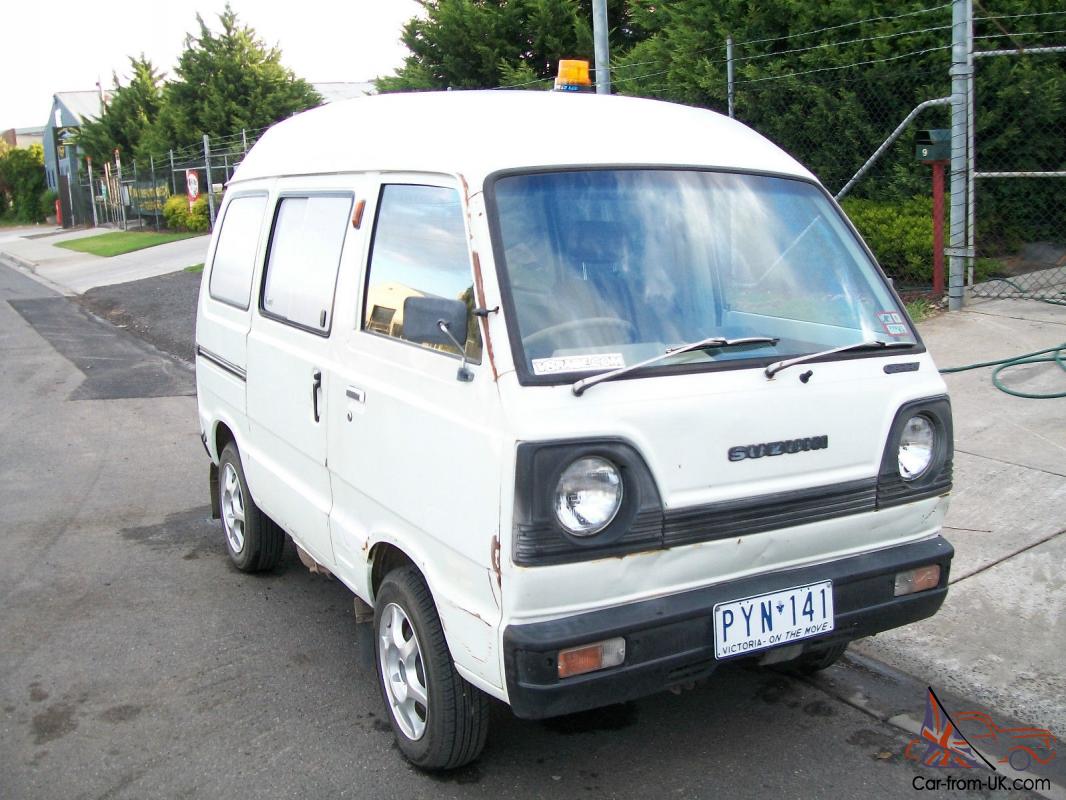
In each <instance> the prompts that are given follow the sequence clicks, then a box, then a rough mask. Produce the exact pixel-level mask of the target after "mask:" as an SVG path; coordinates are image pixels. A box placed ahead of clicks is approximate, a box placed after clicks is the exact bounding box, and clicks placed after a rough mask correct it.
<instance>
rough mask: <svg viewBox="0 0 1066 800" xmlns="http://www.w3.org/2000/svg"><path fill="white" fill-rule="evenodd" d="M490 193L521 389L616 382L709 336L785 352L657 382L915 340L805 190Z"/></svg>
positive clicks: (603, 179) (730, 185)
mask: <svg viewBox="0 0 1066 800" xmlns="http://www.w3.org/2000/svg"><path fill="white" fill-rule="evenodd" d="M492 194H493V205H494V211H495V215H496V220H495V222H496V227H497V230H498V235H499V242H498V244H499V247H498V249H497V253H498V254H499V255H502V259H500V258H498V261H502V264H501V265H500V270H501V279H502V282H503V283H504V284H505V285H506V286H508V287H509V292H508V294H509V302H510V303H511V304H512V306H513V309H512V311H511V313H510V314H509V317H510V319H511V321H512V322H511V324H514V325H516V327H517V331H516V332H515V333H516V334H517V335H516V336H515V339H516V340H517V341H518V343H519V344H520V346H521V350H522V353H520V354H518V360H519V361H520V362H524V366H525V371H526V373H527V374H531V375H533V376H549V375H551V376H559V377H560V378H561V379H565V378H566V373H580V372H585V373H587V372H590V371H603V370H607V369H614V368H619V367H623V366H628V365H631V364H636V363H638V362H640V361H644V360H646V359H649V358H653V357H655V356H658V355H661V354H663V353H664V352H665V351H666V350H667V349H669V348H673V347H677V346H678V345H681V344H685V343H689V342H694V341H698V340H701V339H705V338H708V337H712V336H714V337H722V338H727V339H738V338H746V337H770V338H773V339H777V340H778V341H777V343H776V344H769V343H762V344H751V345H745V346H740V347H728V348H720V349H715V348H708V349H703V350H697V351H691V352H688V353H684V354H680V355H678V356H676V357H672V358H669V359H667V360H665V361H663V362H661V364H660V366H659V367H657V368H667V367H670V366H676V365H678V364H709V363H711V362H725V361H744V360H748V361H749V365H750V360H751V359H779V358H784V357H787V356H791V355H799V354H806V353H814V352H818V351H821V350H826V349H829V348H833V347H840V346H844V345H849V344H854V343H858V342H863V341H872V340H875V339H876V340H879V341H885V342H904V343H907V344H914V343H915V341H916V339H915V337H914V334H913V332H912V330H911V327H910V324H909V322H908V321H907V319H906V317H905V316H904V315H903V313H902V311H901V309H900V308H899V306H898V304H897V302H896V300H895V298H894V296H893V294H892V293H891V292H890V291H889V289H888V288H887V286H886V285H885V283H884V281H883V279H882V278H881V276H880V275H879V274H878V272H877V270H876V267H875V266H874V264H873V263H872V262H871V260H870V258H869V256H868V255H867V253H866V251H865V250H864V249H863V248H862V246H861V244H860V243H859V242H858V241H857V240H856V238H855V236H854V235H853V234H852V232H851V230H850V229H849V228H848V227H847V225H846V223H845V222H844V220H843V219H842V218H841V217H840V214H839V213H838V212H837V210H836V209H835V208H834V206H833V205H832V203H831V202H829V200H828V199H827V198H826V197H825V196H824V194H823V193H822V192H821V191H820V190H819V189H818V188H817V187H816V186H814V185H812V184H809V183H807V182H805V181H800V180H791V179H786V178H778V177H771V176H761V175H745V174H736V173H721V172H701V171H695V170H651V169H630V170H589V171H565V172H553V173H537V174H526V175H510V176H505V177H501V178H499V179H498V180H496V181H495V183H494V184H493V191H492ZM578 377H580V376H578ZM569 379H570V380H573V379H574V377H570V378H569Z"/></svg>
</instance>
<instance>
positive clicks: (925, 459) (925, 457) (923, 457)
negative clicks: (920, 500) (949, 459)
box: [899, 414, 936, 481]
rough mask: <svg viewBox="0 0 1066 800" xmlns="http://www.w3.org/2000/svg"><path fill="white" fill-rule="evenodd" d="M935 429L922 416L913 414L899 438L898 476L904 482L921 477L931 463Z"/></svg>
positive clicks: (934, 443)
mask: <svg viewBox="0 0 1066 800" xmlns="http://www.w3.org/2000/svg"><path fill="white" fill-rule="evenodd" d="M935 445H936V429H935V428H934V427H933V423H932V421H931V420H930V419H929V418H928V417H927V416H925V415H924V414H915V415H914V416H913V417H911V418H910V419H909V420H907V422H906V424H905V425H904V426H903V433H901V434H900V437H899V475H900V477H901V478H903V480H905V481H913V480H914V479H915V478H919V477H921V476H922V475H923V474H924V473H925V471H926V470H927V469H929V465H930V464H931V463H933V450H934V447H935Z"/></svg>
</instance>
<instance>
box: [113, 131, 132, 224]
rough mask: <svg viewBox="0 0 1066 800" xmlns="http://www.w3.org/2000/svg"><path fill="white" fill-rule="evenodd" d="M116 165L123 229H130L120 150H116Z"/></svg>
mask: <svg viewBox="0 0 1066 800" xmlns="http://www.w3.org/2000/svg"><path fill="white" fill-rule="evenodd" d="M115 167H116V168H117V169H118V207H119V214H120V215H121V217H122V230H124V231H127V230H129V224H128V223H127V222H126V198H125V197H123V196H122V158H121V157H120V156H119V154H118V150H116V151H115Z"/></svg>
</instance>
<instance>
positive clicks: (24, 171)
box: [0, 144, 45, 222]
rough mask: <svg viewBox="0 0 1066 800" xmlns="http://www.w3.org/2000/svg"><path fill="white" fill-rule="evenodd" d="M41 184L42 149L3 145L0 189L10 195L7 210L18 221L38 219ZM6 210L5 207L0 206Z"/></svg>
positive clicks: (35, 146)
mask: <svg viewBox="0 0 1066 800" xmlns="http://www.w3.org/2000/svg"><path fill="white" fill-rule="evenodd" d="M44 190H45V184H44V148H42V147H41V145H39V144H33V145H30V146H29V147H12V148H4V150H3V152H0V191H2V193H3V194H5V195H7V197H8V198H10V203H11V211H12V213H13V215H14V218H15V219H16V220H18V221H19V222H40V221H41V219H43V216H44V215H42V214H41V194H42V193H43V192H44ZM0 210H6V209H0Z"/></svg>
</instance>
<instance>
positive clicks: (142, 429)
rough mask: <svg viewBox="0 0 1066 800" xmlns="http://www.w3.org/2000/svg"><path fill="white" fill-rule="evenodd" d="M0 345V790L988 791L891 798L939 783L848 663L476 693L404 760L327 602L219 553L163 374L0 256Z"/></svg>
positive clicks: (286, 565)
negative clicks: (467, 714)
mask: <svg viewBox="0 0 1066 800" xmlns="http://www.w3.org/2000/svg"><path fill="white" fill-rule="evenodd" d="M183 313H185V314H188V313H189V311H188V310H187V309H186V310H184V311H183ZM86 342H90V343H91V346H87V345H86ZM0 351H2V352H0V442H2V447H0V509H2V513H3V520H4V522H5V524H4V526H3V527H2V529H0V537H3V554H4V557H3V558H0V798H4V800H7V798H98V797H109V798H110V797H114V798H171V797H173V798H180V797H208V798H215V797H227V798H229V797H234V798H241V797H256V798H273V797H297V798H305V797H316V798H317V797H358V798H392V797H397V798H399V797H403V798H417V797H441V798H445V797H462V798H478V797H485V798H501V797H514V798H540V797H546V796H547V797H567V798H569V797H588V798H603V797H612V798H642V799H643V798H647V797H648V796H657V797H660V798H667V797H671V798H672V797H677V798H703V797H737V798H764V797H768V796H784V797H849V796H874V797H888V798H894V797H898V798H913V797H916V796H918V797H960V796H982V797H987V796H989V793H988V792H986V791H979V792H973V793H967V792H960V791H954V790H946V791H940V792H938V791H917V790H916V789H915V788H914V786H915V781H918V782H920V783H922V784H923V785H924V782H925V781H926V780H927V779H929V778H943V777H945V775H944V774H943V773H939V772H936V771H930V770H928V769H927V768H923V767H919V766H917V765H915V764H914V763H913V762H911V761H907V760H905V759H904V758H903V757H902V753H903V750H904V747H905V745H906V743H907V741H908V739H909V736H908V735H907V734H905V733H903V732H902V731H901V730H900V729H899V728H898V727H895V726H893V725H890V724H887V723H885V722H883V721H882V719H884V718H886V717H887V716H888V714H889V712H885V713H877V714H876V715H871V714H869V713H866V712H864V711H861V710H859V709H858V708H856V707H855V706H856V705H863V703H861V702H858V701H857V700H856V699H855V698H856V697H857V696H859V695H862V694H863V693H864V692H869V693H870V695H871V696H874V695H875V694H876V687H875V686H873V683H876V682H877V681H876V680H874V679H873V678H869V677H867V676H864V675H863V674H862V673H861V671H859V670H857V668H856V667H855V666H854V665H845V666H842V667H834V668H833V670H831V671H830V673H829V676H828V679H827V681H823V682H822V683H820V684H816V683H810V682H802V681H797V680H793V679H791V678H787V677H783V676H781V675H778V674H776V673H773V672H768V671H763V670H760V669H757V668H745V667H743V666H735V667H732V668H730V669H723V670H721V671H720V672H719V673H718V674H717V675H716V676H715V678H714V679H713V680H712V681H711V682H709V683H707V684H704V685H702V686H700V687H697V688H696V689H694V690H693V691H690V692H687V693H684V694H682V695H673V694H663V695H659V696H655V697H651V698H647V699H645V700H642V701H639V702H636V703H631V704H627V705H624V706H618V707H614V708H609V709H603V710H600V711H595V712H590V713H587V714H582V715H576V716H572V717H565V718H561V719H557V720H552V721H547V722H528V721H522V720H517V719H515V718H514V717H512V716H511V715H510V714H509V712H508V710H507V708H506V707H505V706H503V705H502V704H496V706H495V707H494V710H493V720H492V725H493V728H492V732H491V735H490V739H489V743H488V746H487V748H486V750H485V753H484V755H483V756H482V757H481V759H480V760H479V761H478V762H476V763H475V764H473V765H471V766H469V767H467V768H464V769H462V770H459V771H457V772H453V773H450V774H447V775H431V774H425V773H422V772H419V771H417V770H415V769H412V768H411V767H410V766H408V765H407V764H406V762H404V760H403V759H402V757H401V756H400V754H399V753H398V751H397V750H396V748H395V746H394V744H393V740H392V734H391V732H390V731H389V728H388V725H387V722H386V719H385V717H384V713H385V712H384V708H383V706H382V701H381V699H380V696H379V694H378V690H377V686H376V684H375V680H374V678H373V675H372V672H370V671H368V670H366V669H365V668H364V667H362V666H361V664H360V659H359V657H358V652H357V647H356V644H355V641H356V626H355V622H354V618H353V616H352V614H351V596H350V594H349V593H348V592H347V590H345V589H344V588H343V587H342V586H340V585H339V584H337V583H335V582H330V581H328V580H325V579H323V578H321V577H318V576H313V575H311V574H309V573H308V572H307V571H306V570H304V569H303V568H302V567H301V566H300V565H299V562H298V561H297V559H296V557H295V554H294V553H293V552H292V550H291V548H290V549H289V551H287V553H286V557H285V559H284V561H283V563H282V565H281V566H280V567H279V568H278V569H277V570H276V571H275V572H273V573H270V574H267V575H262V576H255V577H250V576H246V575H243V574H240V573H238V572H236V571H235V570H234V569H233V568H231V567H230V565H229V562H228V560H227V557H226V552H225V547H224V545H223V542H222V536H221V532H220V530H219V528H218V525H217V524H216V523H214V522H213V521H211V520H210V519H208V516H209V513H208V507H207V497H208V494H207V484H206V478H207V460H206V456H205V455H204V452H203V450H202V448H201V445H200V442H199V438H198V430H197V425H196V418H195V401H194V398H193V397H191V396H189V392H190V391H191V389H192V372H191V370H190V369H189V368H188V366H187V365H183V364H182V363H181V362H179V361H177V360H175V359H173V358H171V357H170V356H168V355H166V354H164V353H161V352H160V351H158V350H156V349H155V348H154V347H153V346H151V345H149V344H147V343H145V342H143V341H142V340H141V339H139V338H137V337H134V336H132V335H130V334H129V333H128V332H127V331H123V330H118V329H115V328H114V327H112V326H111V325H109V324H107V323H106V322H103V321H101V320H100V319H98V318H94V317H91V316H89V315H87V314H86V313H85V312H84V311H83V310H82V309H80V308H79V307H78V306H76V305H75V304H74V303H72V302H71V301H69V300H67V299H65V298H59V297H57V296H54V295H51V293H50V292H49V291H48V290H47V289H44V288H43V287H41V286H39V285H38V284H36V283H34V282H32V281H30V280H28V279H26V278H24V277H22V276H21V275H18V274H16V273H14V272H12V271H11V270H8V269H6V268H4V267H0ZM833 686H836V687H837V689H835V690H834V689H833V688H832V687H833ZM855 687H859V688H858V689H856V688H855ZM841 698H843V699H841ZM844 700H848V702H845V701H844ZM912 700H913V702H914V703H915V704H917V705H920V703H921V700H922V698H920V697H915V698H912ZM968 777H973V775H970V776H968ZM982 777H983V776H982ZM993 794H994V795H995V796H1003V795H1002V793H993ZM1011 796H1028V795H1023V794H1012V795H1011Z"/></svg>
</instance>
